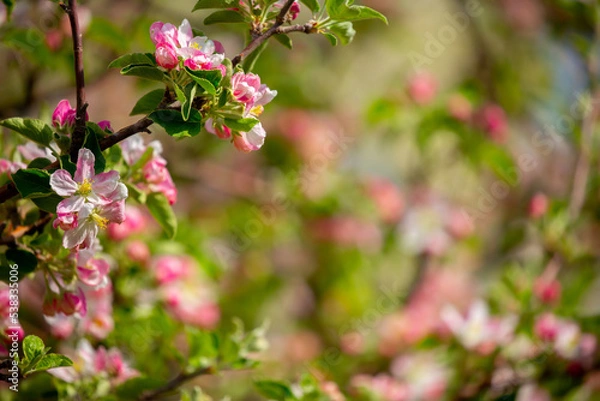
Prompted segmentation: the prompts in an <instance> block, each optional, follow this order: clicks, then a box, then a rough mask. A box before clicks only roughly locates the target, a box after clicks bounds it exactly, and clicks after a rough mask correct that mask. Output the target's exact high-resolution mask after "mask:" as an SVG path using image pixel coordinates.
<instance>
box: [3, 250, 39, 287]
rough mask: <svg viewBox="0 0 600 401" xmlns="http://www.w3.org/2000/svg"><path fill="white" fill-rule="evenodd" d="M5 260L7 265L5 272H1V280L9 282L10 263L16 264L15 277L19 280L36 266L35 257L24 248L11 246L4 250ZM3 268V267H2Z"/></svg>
mask: <svg viewBox="0 0 600 401" xmlns="http://www.w3.org/2000/svg"><path fill="white" fill-rule="evenodd" d="M5 255H6V260H7V261H8V264H9V266H7V267H6V272H3V273H2V281H4V282H9V278H10V274H9V273H10V270H9V268H10V265H17V266H18V267H17V268H16V271H17V273H18V274H17V277H18V278H19V280H22V279H23V278H24V277H25V276H26V275H28V274H29V273H31V272H33V271H35V269H36V267H37V263H38V260H37V257H36V256H35V255H34V254H33V253H31V252H29V251H26V250H23V249H16V248H11V249H9V250H7V251H6V254H5ZM3 270H4V268H3Z"/></svg>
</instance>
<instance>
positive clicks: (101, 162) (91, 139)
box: [83, 123, 106, 174]
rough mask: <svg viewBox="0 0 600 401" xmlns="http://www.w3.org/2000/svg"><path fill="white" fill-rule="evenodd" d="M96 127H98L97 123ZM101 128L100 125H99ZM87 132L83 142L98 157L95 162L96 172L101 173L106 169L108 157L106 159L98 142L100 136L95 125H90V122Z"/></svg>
mask: <svg viewBox="0 0 600 401" xmlns="http://www.w3.org/2000/svg"><path fill="white" fill-rule="evenodd" d="M96 127H98V126H97V125H96ZM98 129H100V127H98ZM87 131H88V132H87V134H86V135H85V142H84V143H83V147H84V148H86V149H89V150H91V151H92V153H93V154H94V156H95V157H96V163H95V164H94V172H95V173H96V174H100V173H102V172H103V171H104V169H105V167H106V159H104V155H103V154H102V150H100V144H99V143H98V137H97V136H96V132H95V131H96V129H94V127H93V126H90V125H89V123H88V126H87Z"/></svg>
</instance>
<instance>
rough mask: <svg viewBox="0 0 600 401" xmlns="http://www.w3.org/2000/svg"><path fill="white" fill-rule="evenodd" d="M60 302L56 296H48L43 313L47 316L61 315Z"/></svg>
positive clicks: (45, 299) (43, 305) (43, 306)
mask: <svg viewBox="0 0 600 401" xmlns="http://www.w3.org/2000/svg"><path fill="white" fill-rule="evenodd" d="M59 312H60V310H59V308H58V300H57V299H56V297H55V296H54V295H49V294H46V297H45V298H44V303H43V304H42V313H43V314H44V315H46V316H54V315H56V314H57V313H59Z"/></svg>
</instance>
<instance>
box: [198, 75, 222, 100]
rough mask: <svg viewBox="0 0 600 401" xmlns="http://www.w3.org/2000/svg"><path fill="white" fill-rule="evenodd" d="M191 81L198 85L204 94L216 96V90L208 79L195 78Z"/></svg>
mask: <svg viewBox="0 0 600 401" xmlns="http://www.w3.org/2000/svg"><path fill="white" fill-rule="evenodd" d="M193 79H194V81H195V82H196V83H197V84H198V85H200V87H201V88H202V89H204V91H205V92H206V93H208V94H209V95H211V96H216V94H217V88H215V86H214V85H213V84H212V83H211V82H210V81H209V80H208V79H204V78H196V77H194V78H193Z"/></svg>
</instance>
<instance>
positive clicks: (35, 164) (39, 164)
mask: <svg viewBox="0 0 600 401" xmlns="http://www.w3.org/2000/svg"><path fill="white" fill-rule="evenodd" d="M49 164H52V162H51V161H50V160H48V159H46V158H45V157H36V158H35V159H33V160H32V161H31V162H29V164H28V165H27V168H40V169H42V168H44V167H46V166H48V165H49Z"/></svg>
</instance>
